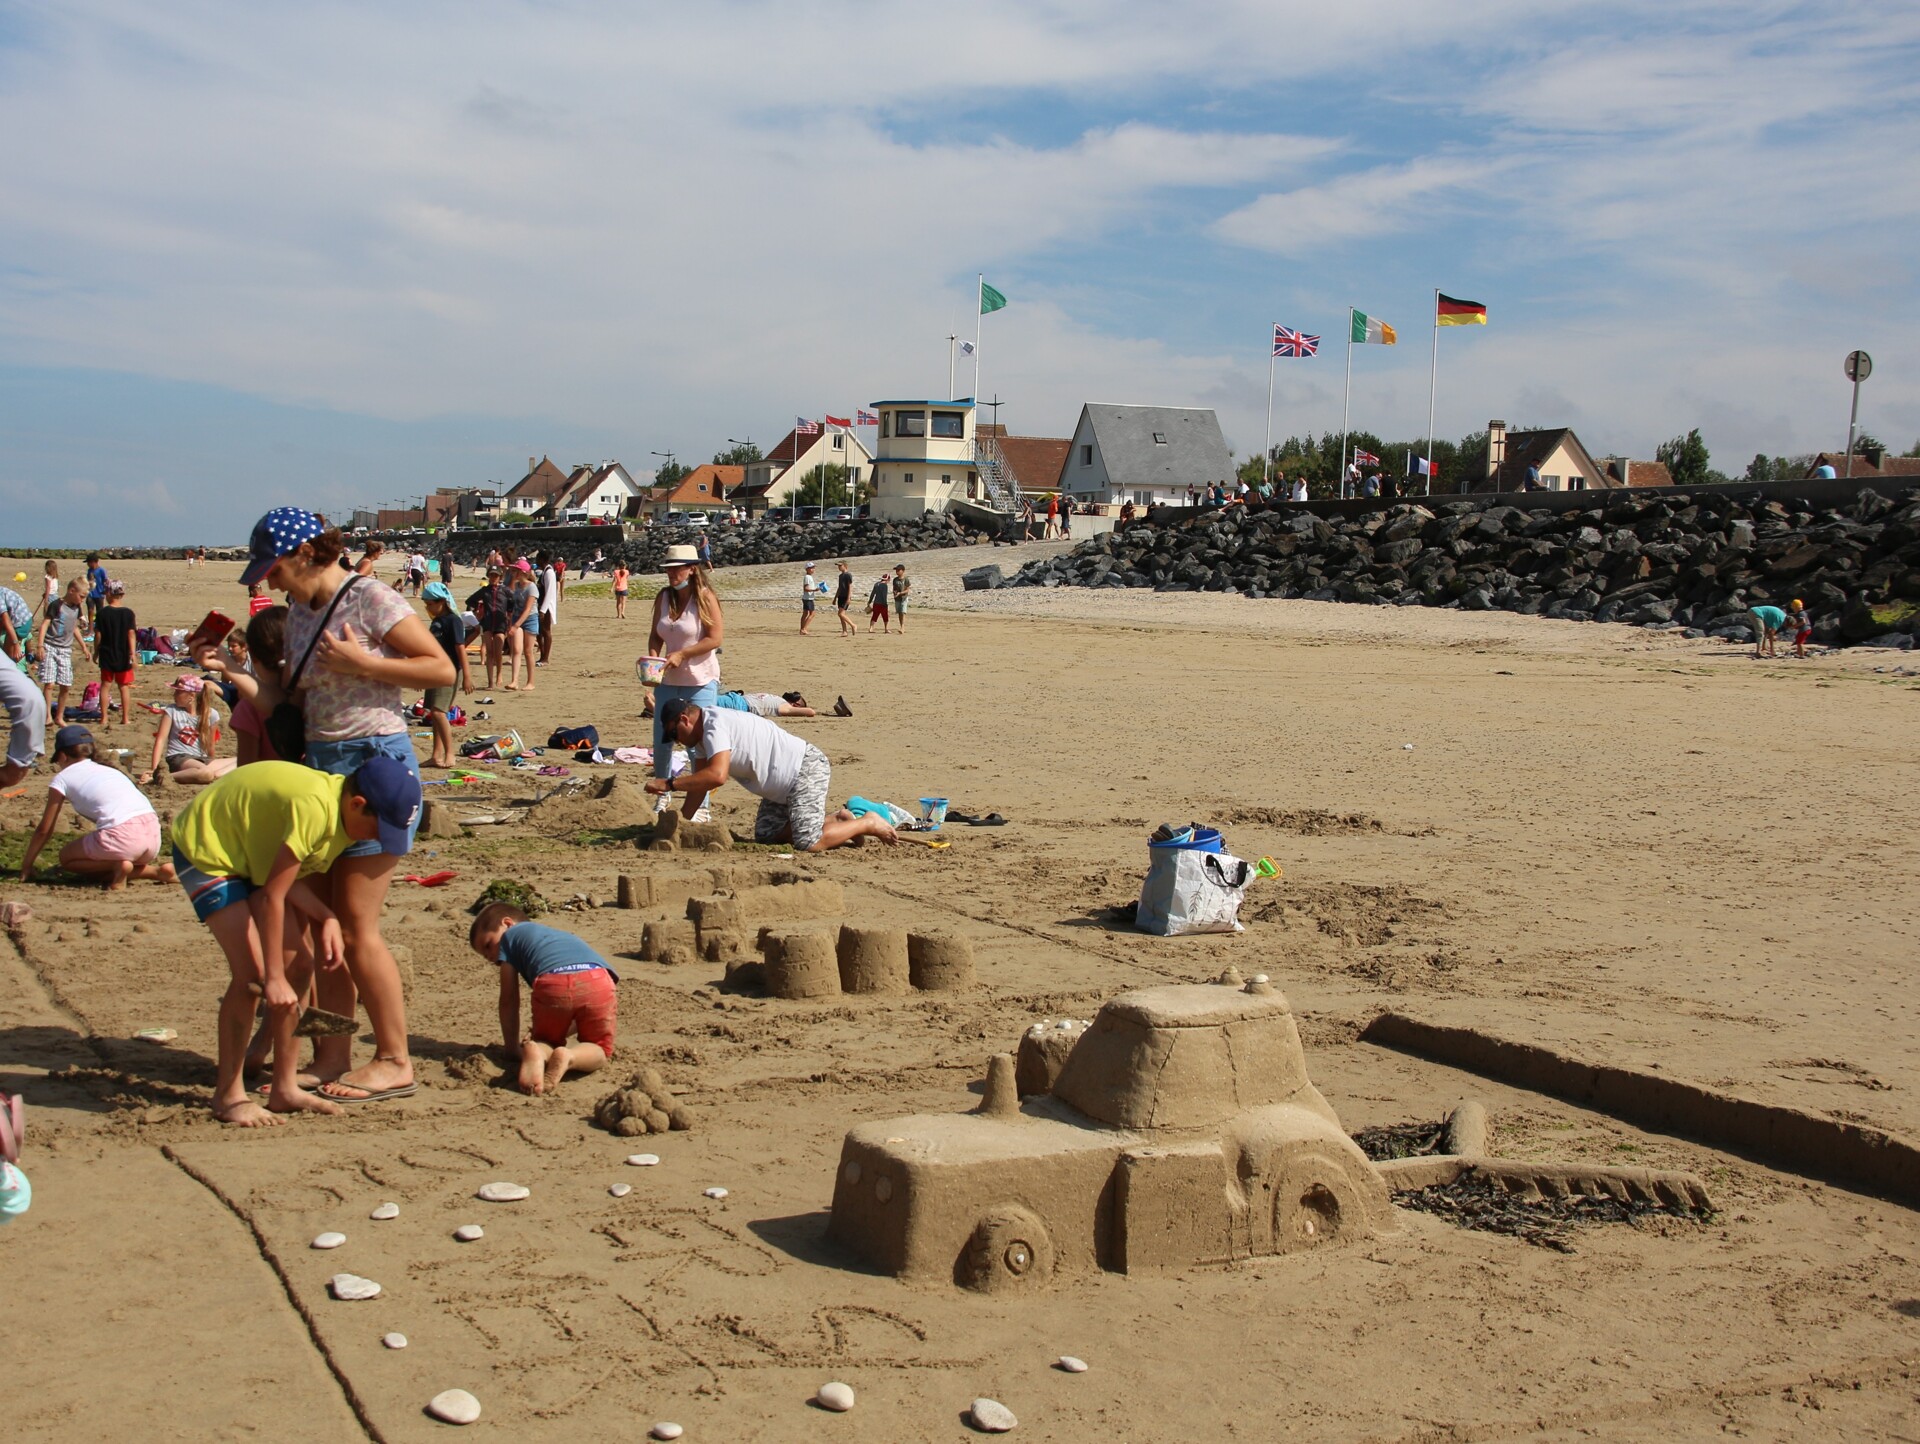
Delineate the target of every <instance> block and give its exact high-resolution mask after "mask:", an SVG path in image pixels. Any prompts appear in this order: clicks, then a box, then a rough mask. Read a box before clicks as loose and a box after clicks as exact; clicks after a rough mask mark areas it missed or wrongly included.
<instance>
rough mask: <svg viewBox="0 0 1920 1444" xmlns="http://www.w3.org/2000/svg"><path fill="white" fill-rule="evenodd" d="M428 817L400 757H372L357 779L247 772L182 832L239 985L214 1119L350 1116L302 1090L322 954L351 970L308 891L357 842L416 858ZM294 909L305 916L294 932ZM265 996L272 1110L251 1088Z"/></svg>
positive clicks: (216, 786)
mask: <svg viewBox="0 0 1920 1444" xmlns="http://www.w3.org/2000/svg"><path fill="white" fill-rule="evenodd" d="M419 813H420V782H419V779H417V778H416V777H414V775H413V774H412V773H411V772H409V771H408V770H407V769H406V768H405V767H404V766H402V765H401V764H400V763H399V762H397V761H395V760H394V759H393V758H391V757H369V758H368V759H367V760H366V762H365V763H363V764H362V765H361V767H360V769H359V771H357V772H355V773H354V774H353V775H352V776H351V777H341V776H337V775H334V774H332V773H327V772H321V771H318V770H316V769H315V768H311V767H303V766H301V765H300V764H299V763H296V762H257V763H255V764H254V765H253V766H251V767H242V768H238V769H236V770H235V771H233V772H230V773H228V774H227V775H226V776H225V777H222V778H221V779H220V780H219V781H217V782H215V783H213V784H212V785H210V786H209V787H208V788H207V789H206V791H204V792H202V793H201V794H200V795H199V796H198V797H196V798H194V799H193V801H192V802H190V803H188V804H187V806H186V808H185V810H184V811H182V812H181V813H180V815H179V817H177V818H176V819H175V820H174V824H173V866H174V871H175V873H176V874H177V876H178V877H179V880H180V885H181V887H182V888H184V889H185V890H186V894H187V897H188V899H189V900H190V901H191V902H192V903H193V911H194V914H195V916H197V917H198V918H199V919H200V921H201V922H203V923H205V924H206V925H207V929H208V931H209V932H211V933H212V934H213V936H214V938H215V939H216V940H217V941H218V942H219V944H220V947H221V950H222V951H223V952H225V953H226V955H227V966H228V969H229V971H230V973H231V975H232V976H231V979H230V981H229V982H228V984H227V991H226V994H225V995H224V996H223V997H222V998H221V1000H220V1035H219V1054H218V1057H219V1063H218V1074H217V1077H216V1080H215V1085H214V1096H213V1116H214V1117H215V1118H218V1119H219V1120H220V1121H221V1122H222V1123H230V1124H234V1125H236V1126H238V1127H242V1128H258V1127H261V1126H262V1125H265V1124H270V1123H279V1122H281V1121H282V1120H281V1119H280V1118H279V1117H277V1116H276V1115H278V1114H283V1113H292V1112H297V1111H301V1110H305V1111H308V1112H314V1113H338V1112H339V1111H340V1107H339V1105H338V1104H336V1103H332V1102H329V1101H328V1100H327V1099H325V1098H323V1097H320V1096H318V1095H316V1094H313V1093H309V1092H307V1091H306V1090H305V1089H304V1088H302V1087H301V1086H300V1083H299V1076H298V1073H297V1072H296V1068H295V1063H296V1059H297V1047H296V1045H295V1043H294V1038H293V1025H294V1021H295V1014H296V1012H297V1011H298V1008H299V1004H300V997H301V994H302V993H304V992H305V991H306V985H307V982H308V979H309V978H310V976H311V972H312V968H313V965H314V963H315V961H316V954H317V961H318V962H319V964H320V965H321V966H323V967H327V968H338V967H344V966H345V965H346V946H345V942H344V939H343V938H342V935H341V931H340V922H339V919H338V918H336V917H335V916H334V914H333V911H332V909H330V908H329V907H328V906H327V905H326V904H325V903H323V902H322V901H321V900H320V898H319V896H318V895H317V894H316V893H315V892H314V891H313V889H312V888H311V887H310V886H309V885H308V883H307V879H308V878H311V877H314V876H316V875H318V874H320V873H324V872H326V871H327V870H328V869H329V868H331V867H332V866H333V864H334V863H335V862H336V861H337V860H338V859H339V857H340V855H341V854H342V853H343V852H345V851H346V850H347V848H348V846H349V845H351V844H352V843H354V842H360V841H367V842H371V841H378V843H379V844H380V850H381V851H382V852H386V853H392V854H396V855H402V854H405V853H406V851H407V850H408V848H409V847H410V846H411V843H412V835H411V829H412V826H413V823H414V820H415V819H416V818H417V817H418V816H419ZM289 907H291V908H292V909H293V910H294V911H295V912H297V913H299V914H300V918H299V919H298V920H297V921H295V923H294V924H293V926H292V927H291V928H290V927H289V926H288V917H287V909H288V908H289ZM309 930H310V931H311V933H312V943H311V944H310V943H309V941H308V939H307V938H306V937H305V936H304V935H305V934H306V933H307V932H308V931H309ZM262 993H264V995H265V997H266V1003H267V1016H268V1023H269V1026H270V1029H271V1032H272V1034H273V1081H272V1085H271V1087H270V1088H269V1089H268V1092H267V1106H266V1108H264V1109H263V1108H261V1107H260V1105H259V1104H257V1103H255V1102H253V1101H252V1099H250V1098H249V1097H248V1096H247V1091H246V1085H245V1083H244V1081H243V1080H242V1066H243V1064H244V1062H245V1059H246V1052H247V1039H248V1036H249V1035H250V1034H251V1032H252V1031H253V1016H254V1008H255V1000H256V998H257V996H259V995H260V994H262ZM409 1091H411V1090H409Z"/></svg>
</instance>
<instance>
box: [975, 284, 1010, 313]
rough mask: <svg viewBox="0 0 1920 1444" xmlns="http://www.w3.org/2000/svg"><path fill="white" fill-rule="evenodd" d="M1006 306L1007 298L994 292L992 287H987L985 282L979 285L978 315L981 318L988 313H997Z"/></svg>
mask: <svg viewBox="0 0 1920 1444" xmlns="http://www.w3.org/2000/svg"><path fill="white" fill-rule="evenodd" d="M1006 304H1007V298H1006V297H1005V296H1003V295H1001V294H1000V293H999V292H998V291H996V290H994V289H993V287H991V286H989V285H988V284H987V283H986V282H985V281H982V282H981V283H980V314H981V315H982V316H984V315H986V314H987V313H988V312H989V311H998V310H999V309H1000V308H1001V307H1002V306H1004V305H1006Z"/></svg>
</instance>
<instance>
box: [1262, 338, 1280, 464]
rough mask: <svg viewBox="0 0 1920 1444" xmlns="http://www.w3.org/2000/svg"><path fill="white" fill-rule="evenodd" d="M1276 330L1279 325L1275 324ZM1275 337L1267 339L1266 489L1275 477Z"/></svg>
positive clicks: (1264, 462)
mask: <svg viewBox="0 0 1920 1444" xmlns="http://www.w3.org/2000/svg"><path fill="white" fill-rule="evenodd" d="M1274 325H1275V327H1276V329H1277V328H1278V326H1279V323H1278V322H1277V321H1276V322H1275V323H1274ZM1279 349H1280V348H1279V347H1278V346H1277V345H1275V344H1274V339H1273V336H1271V335H1269V336H1268V337H1267V446H1266V450H1264V451H1262V452H1261V453H1260V485H1261V487H1262V488H1264V487H1265V486H1266V484H1267V482H1268V481H1269V480H1270V479H1271V478H1272V476H1273V361H1274V357H1275V355H1277V354H1278V352H1279Z"/></svg>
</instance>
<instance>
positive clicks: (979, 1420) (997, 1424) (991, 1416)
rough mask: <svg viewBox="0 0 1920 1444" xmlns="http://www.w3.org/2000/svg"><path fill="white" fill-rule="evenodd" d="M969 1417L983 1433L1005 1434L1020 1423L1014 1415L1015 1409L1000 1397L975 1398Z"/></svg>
mask: <svg viewBox="0 0 1920 1444" xmlns="http://www.w3.org/2000/svg"><path fill="white" fill-rule="evenodd" d="M967 1417H968V1418H969V1419H971V1420H973V1427H974V1428H976V1429H978V1430H979V1431H980V1432H981V1433H982V1434H1005V1433H1006V1432H1007V1431H1008V1430H1010V1429H1013V1428H1015V1427H1016V1426H1018V1424H1019V1423H1020V1421H1019V1420H1018V1419H1016V1418H1014V1417H1013V1410H1011V1409H1009V1408H1008V1407H1007V1406H1006V1405H1005V1404H1002V1403H1001V1402H1000V1401H999V1400H998V1399H975V1400H974V1401H973V1407H972V1408H970V1409H968V1410H967Z"/></svg>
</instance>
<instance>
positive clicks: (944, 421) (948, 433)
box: [933, 411, 967, 441]
mask: <svg viewBox="0 0 1920 1444" xmlns="http://www.w3.org/2000/svg"><path fill="white" fill-rule="evenodd" d="M933 434H934V435H935V436H944V437H946V438H948V439H949V440H953V441H957V440H959V439H960V438H961V437H963V436H965V435H966V434H967V419H966V417H965V416H964V415H963V414H962V413H960V412H958V411H936V412H934V413H933Z"/></svg>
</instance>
